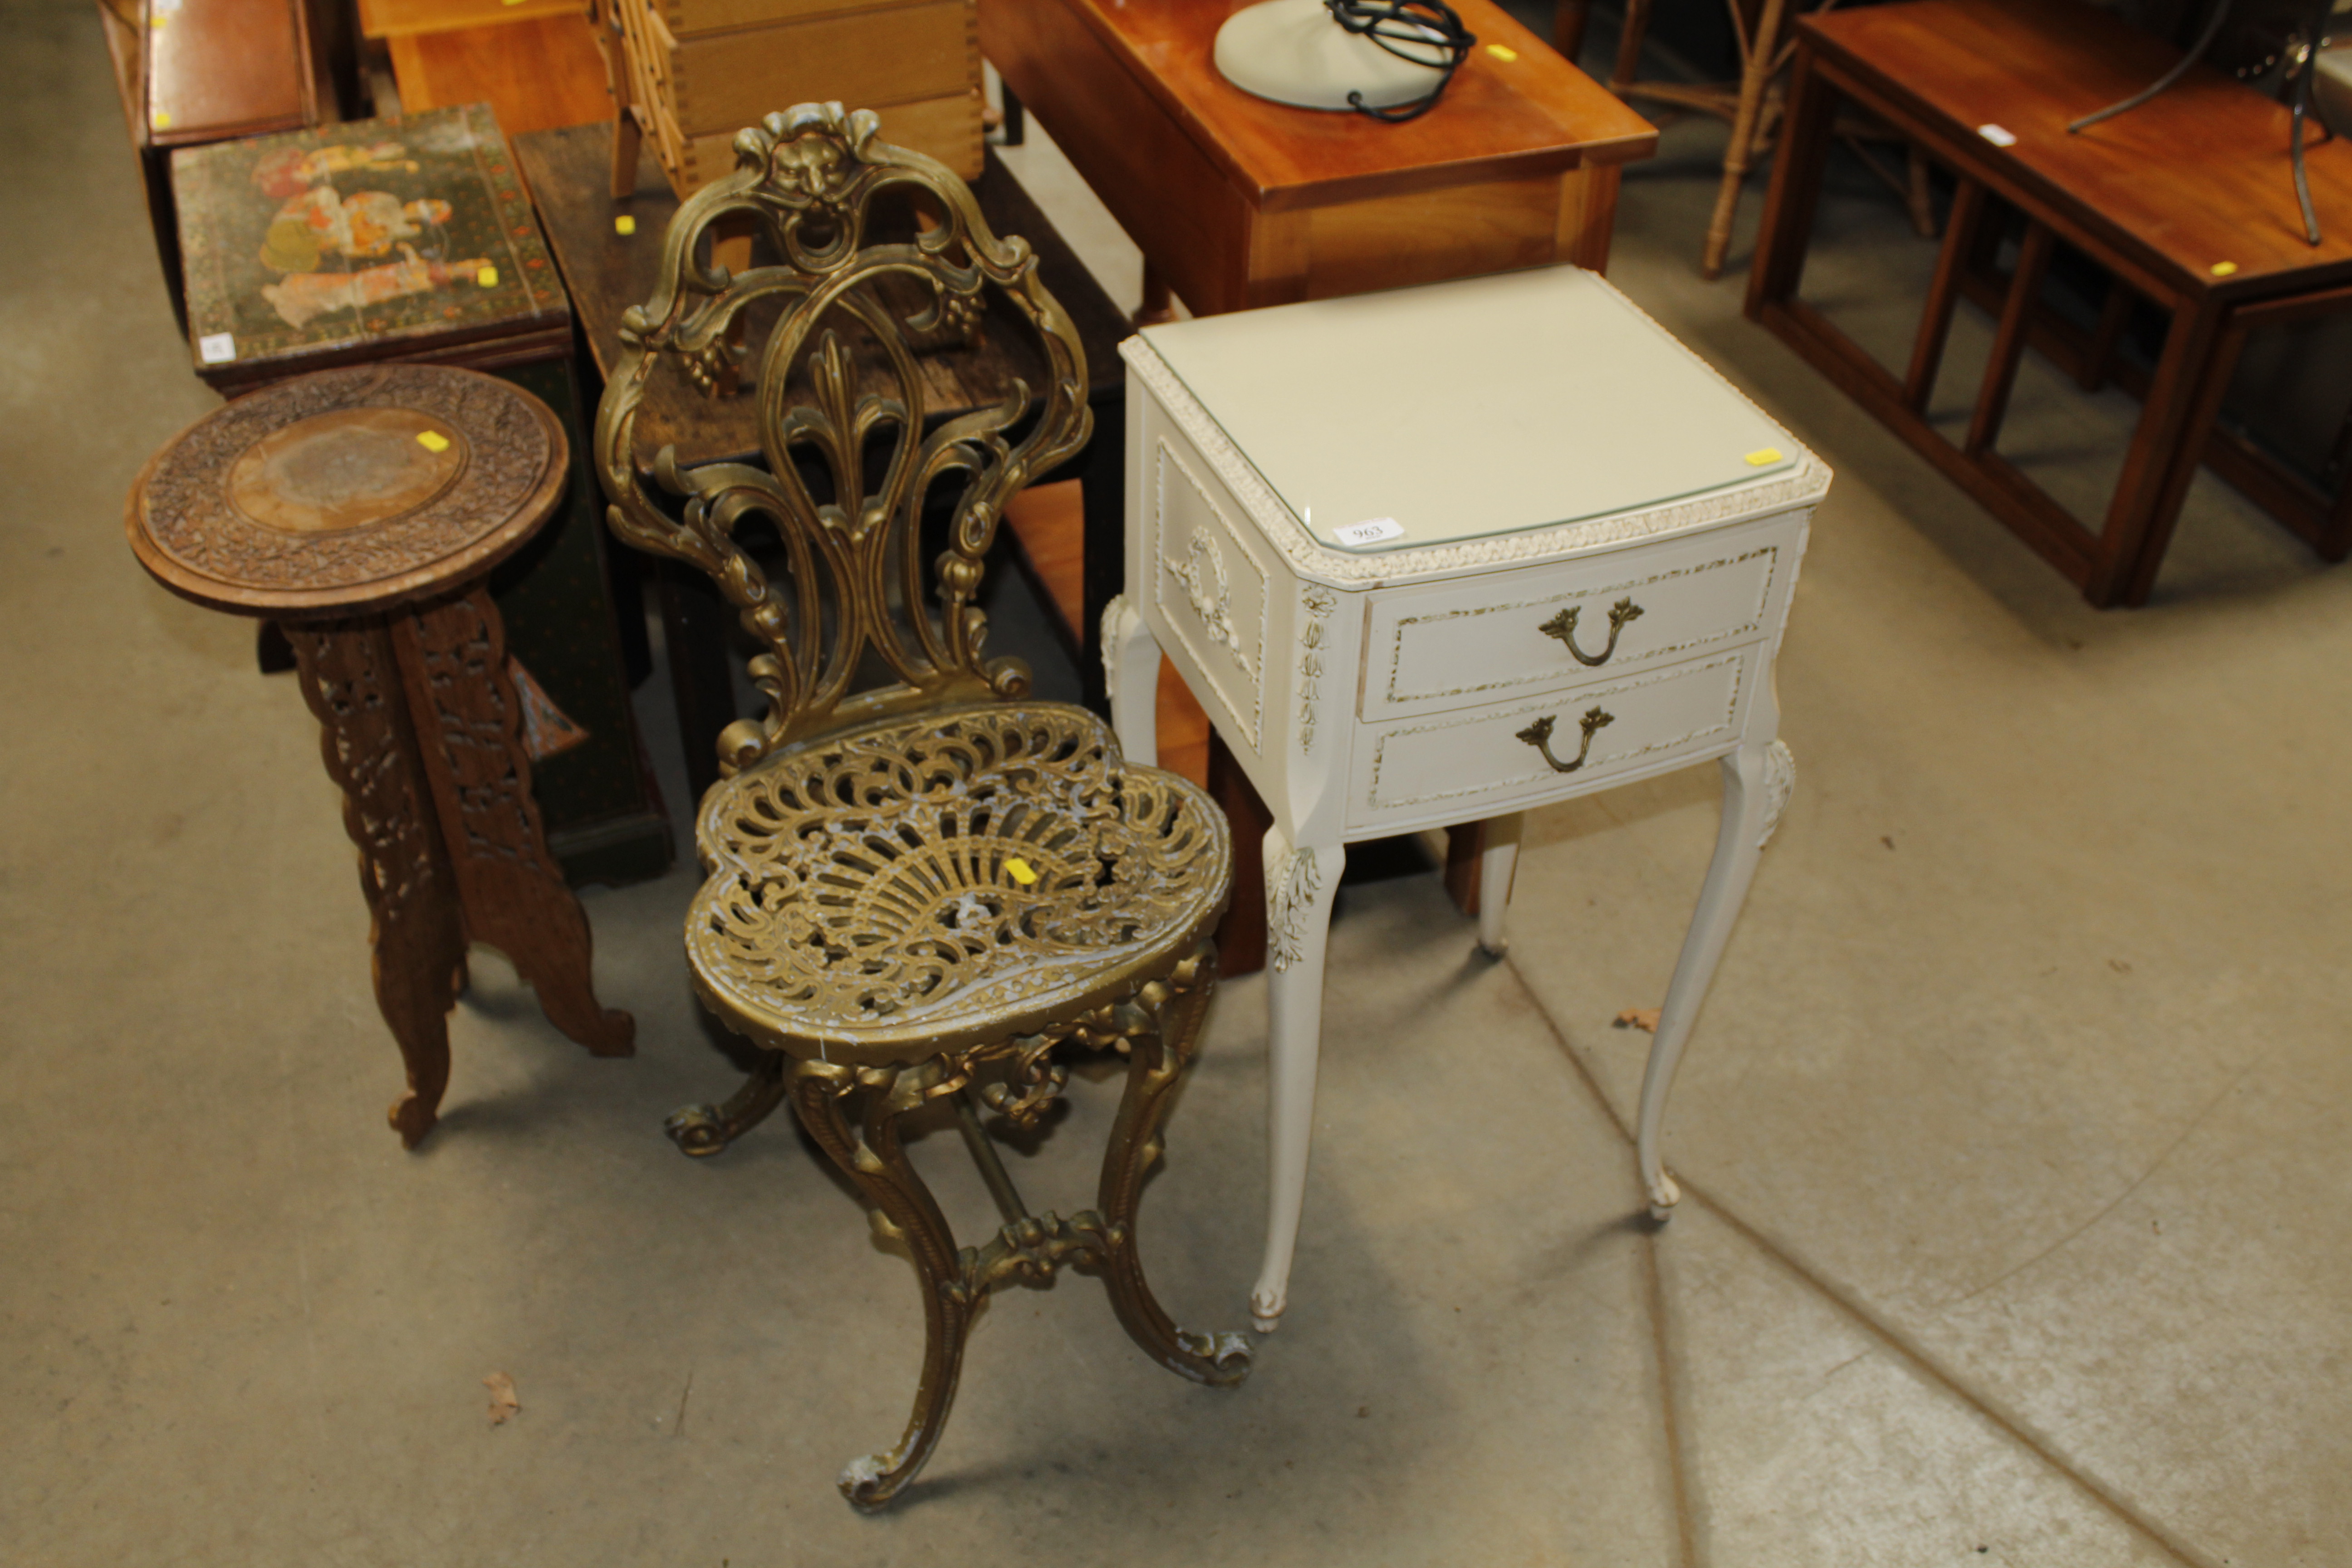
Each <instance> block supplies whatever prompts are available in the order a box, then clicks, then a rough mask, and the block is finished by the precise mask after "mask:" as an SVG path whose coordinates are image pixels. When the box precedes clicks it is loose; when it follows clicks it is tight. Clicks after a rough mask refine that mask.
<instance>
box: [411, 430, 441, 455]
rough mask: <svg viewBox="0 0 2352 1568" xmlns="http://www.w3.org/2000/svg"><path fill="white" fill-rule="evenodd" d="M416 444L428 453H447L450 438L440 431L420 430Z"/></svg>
mask: <svg viewBox="0 0 2352 1568" xmlns="http://www.w3.org/2000/svg"><path fill="white" fill-rule="evenodd" d="M416 444H417V445H418V446H420V447H424V448H425V450H426V451H428V452H446V451H447V450H448V449H449V437H446V436H444V435H443V434H441V432H440V431H438V430H419V431H418V432H417V433H416Z"/></svg>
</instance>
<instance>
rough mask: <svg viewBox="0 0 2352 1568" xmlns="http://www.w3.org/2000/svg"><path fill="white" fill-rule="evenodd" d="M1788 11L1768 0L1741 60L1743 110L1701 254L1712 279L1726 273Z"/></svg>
mask: <svg viewBox="0 0 2352 1568" xmlns="http://www.w3.org/2000/svg"><path fill="white" fill-rule="evenodd" d="M1788 10H1789V5H1788V0H1764V10H1763V14H1762V15H1761V16H1759V17H1758V18H1757V20H1756V31H1755V32H1754V34H1753V35H1751V36H1750V37H1749V38H1748V53H1747V56H1746V58H1744V59H1742V60H1741V61H1740V69H1739V108H1738V112H1737V113H1736V114H1735V115H1734V116H1733V118H1732V121H1731V145H1730V147H1729V148H1728V149H1727V151H1726V152H1725V153H1724V157H1723V184H1721V185H1719V186H1717V189H1716V193H1715V216H1714V218H1713V219H1712V220H1711V221H1710V222H1709V223H1708V224H1707V226H1706V249H1705V250H1704V251H1703V252H1702V253H1701V255H1700V258H1699V272H1700V274H1701V275H1702V276H1704V277H1706V278H1709V279H1715V278H1720V277H1722V276H1723V258H1724V257H1725V256H1726V255H1727V254H1728V253H1729V251H1730V249H1731V222H1732V218H1733V217H1734V216H1735V215H1736V214H1737V213H1738V210H1739V187H1740V186H1741V185H1742V184H1745V183H1746V182H1747V179H1748V164H1749V163H1751V162H1752V161H1753V159H1754V157H1755V153H1756V128H1757V123H1758V121H1759V117H1760V116H1761V115H1762V113H1763V110H1764V89H1765V87H1766V86H1767V85H1768V84H1769V82H1770V81H1771V79H1772V68H1773V66H1774V64H1775V63H1776V61H1777V59H1778V57H1779V54H1780V27H1781V23H1782V22H1783V20H1784V19H1785V18H1786V16H1787V15H1788Z"/></svg>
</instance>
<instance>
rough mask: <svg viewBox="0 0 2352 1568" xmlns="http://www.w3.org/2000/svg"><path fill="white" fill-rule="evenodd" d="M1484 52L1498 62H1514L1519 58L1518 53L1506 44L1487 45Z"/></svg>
mask: <svg viewBox="0 0 2352 1568" xmlns="http://www.w3.org/2000/svg"><path fill="white" fill-rule="evenodd" d="M1486 52H1487V53H1488V54H1490V55H1492V56H1494V57H1495V58H1496V59H1498V60H1515V59H1517V58H1519V51H1518V50H1517V49H1515V48H1513V47H1511V46H1510V45H1508V44H1488V45H1487V46H1486Z"/></svg>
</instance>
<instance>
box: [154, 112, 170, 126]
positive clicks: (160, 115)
mask: <svg viewBox="0 0 2352 1568" xmlns="http://www.w3.org/2000/svg"><path fill="white" fill-rule="evenodd" d="M153 123H154V126H155V129H156V130H158V131H169V130H170V129H172V111H171V110H168V109H159V110H156V111H155V113H154V116H153Z"/></svg>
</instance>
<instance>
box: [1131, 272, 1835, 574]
mask: <svg viewBox="0 0 2352 1568" xmlns="http://www.w3.org/2000/svg"><path fill="white" fill-rule="evenodd" d="M1142 335H1143V339H1144V342H1147V343H1149V344H1150V346H1151V348H1152V349H1153V350H1154V351H1155V352H1156V353H1158V354H1159V355H1160V358H1161V359H1162V360H1164V361H1165V362H1166V363H1167V364H1168V367H1169V368H1170V369H1171V370H1172V371H1173V372H1174V373H1175V374H1176V375H1177V377H1178V378H1179V379H1180V380H1181V381H1182V382H1183V383H1184V384H1185V386H1186V388H1187V389H1189V390H1190V391H1191V392H1192V395H1193V396H1194V397H1196V398H1198V399H1199V400H1200V402H1201V405H1202V407H1203V408H1205V409H1206V410H1207V411H1208V414H1209V416H1210V417H1211V418H1213V419H1214V420H1215V421H1216V422H1217V424H1218V426H1220V427H1221V428H1222V429H1223V431H1224V433H1225V435H1226V436H1227V437H1230V438H1231V439H1232V441H1233V443H1234V447H1237V448H1238V449H1239V450H1240V452H1241V454H1242V456H1243V457H1244V458H1247V459H1248V460H1249V462H1250V463H1251V465H1252V466H1253V467H1255V468H1256V469H1257V471H1258V473H1259V475H1260V476H1261V477H1263V478H1264V479H1265V481H1266V483H1267V485H1268V486H1270V487H1271V488H1272V489H1273V490H1274V491H1275V493H1276V495H1277V496H1279V497H1280V498H1281V500H1282V501H1283V504H1284V505H1285V506H1286V507H1287V508H1288V509H1289V510H1290V512H1291V514H1292V515H1293V516H1294V517H1295V518H1297V520H1298V521H1299V523H1300V525H1301V526H1302V527H1304V528H1305V529H1306V530H1307V532H1308V533H1309V534H1311V535H1312V536H1313V537H1314V539H1315V541H1316V542H1318V544H1322V545H1324V546H1327V547H1329V548H1336V549H1340V550H1351V551H1386V550H1410V549H1414V548H1418V547H1421V546H1426V545H1433V544H1450V543H1455V542H1460V541H1463V540H1467V539H1478V538H1484V537H1487V536H1490V535H1494V534H1501V533H1517V532H1522V531H1527V530H1529V529H1536V528H1549V527H1551V526H1553V525H1554V524H1558V523H1564V522H1574V521H1580V520H1582V519H1585V518H1591V517H1605V516H1610V515H1612V514H1615V513H1619V512H1626V511H1641V510H1647V509H1649V508H1651V507H1654V506H1662V505H1664V504H1666V503H1667V502H1670V501H1676V500H1685V499H1687V498H1689V497H1692V496H1696V495H1703V494H1706V493H1707V492H1709V491H1712V490H1720V489H1729V488H1731V487H1732V486H1735V485H1741V484H1746V483H1748V482H1751V481H1753V480H1756V479H1764V478H1768V477H1769V476H1772V475H1776V474H1780V473H1784V472H1786V471H1788V470H1789V469H1790V468H1794V467H1795V466H1796V464H1797V462H1798V461H1799V459H1800V458H1801V456H1802V449H1801V447H1799V446H1798V445H1797V443H1796V442H1795V441H1794V440H1793V439H1792V438H1791V437H1790V436H1789V434H1788V433H1787V432H1786V431H1784V430H1782V429H1781V428H1780V426H1777V425H1775V424H1773V423H1772V422H1771V421H1770V420H1769V419H1767V418H1765V417H1764V416H1763V415H1762V414H1761V413H1760V412H1759V411H1758V410H1757V408H1756V406H1755V405H1753V404H1751V403H1749V402H1748V400H1747V399H1746V398H1745V397H1743V396H1741V395H1740V394H1739V393H1738V392H1737V391H1736V390H1734V389H1733V388H1732V386H1731V385H1730V384H1728V383H1727V382H1726V381H1724V380H1723V378H1722V377H1721V376H1719V375H1717V374H1716V373H1715V372H1714V371H1713V370H1711V369H1709V368H1708V367H1707V366H1706V364H1705V363H1702V362H1701V361H1700V360H1699V359H1698V358H1697V357H1696V355H1694V354H1692V353H1690V352H1689V351H1688V350H1686V349H1685V348H1684V347H1683V345H1682V344H1681V343H1679V342H1676V341H1675V338H1674V337H1673V336H1672V335H1671V334H1669V333H1668V332H1666V331H1665V330H1664V328H1662V327H1660V326H1658V325H1657V324H1656V323H1655V322H1654V321H1651V320H1650V319H1649V318H1648V317H1647V316H1645V315H1643V313H1642V312H1641V311H1640V310H1636V309H1635V308H1634V307H1633V305H1632V304H1631V303H1630V302H1629V301H1627V300H1625V298H1624V297H1623V296H1622V295H1621V294H1619V293H1618V292H1617V291H1616V290H1615V289H1612V288H1611V287H1610V286H1609V285H1607V284H1606V283H1604V282H1602V281H1601V279H1598V278H1596V277H1594V276H1593V275H1592V274H1591V273H1589V272H1586V271H1584V270H1583V269H1582V268H1576V267H1548V268H1538V269H1535V270H1532V271H1527V272H1509V273H1503V274H1499V275H1496V276H1492V277H1486V278H1471V279H1461V280H1459V281H1455V282H1448V283H1433V284H1425V285H1423V286H1421V287H1418V288H1412V289H1393V290H1390V291H1388V292H1384V293H1379V294H1360V295H1354V296H1350V297H1349V298H1346V299H1339V300H1314V301H1311V302H1309V303H1307V304H1300V305H1279V306H1274V307H1271V308H1269V309H1265V310H1244V311H1237V312H1235V313H1234V314H1231V315H1223V316H1211V317H1205V318H1202V319H1201V320H1197V321H1175V322H1170V323H1168V324H1166V325H1162V326H1156V327H1147V328H1145V329H1144V330H1143V334H1142Z"/></svg>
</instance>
